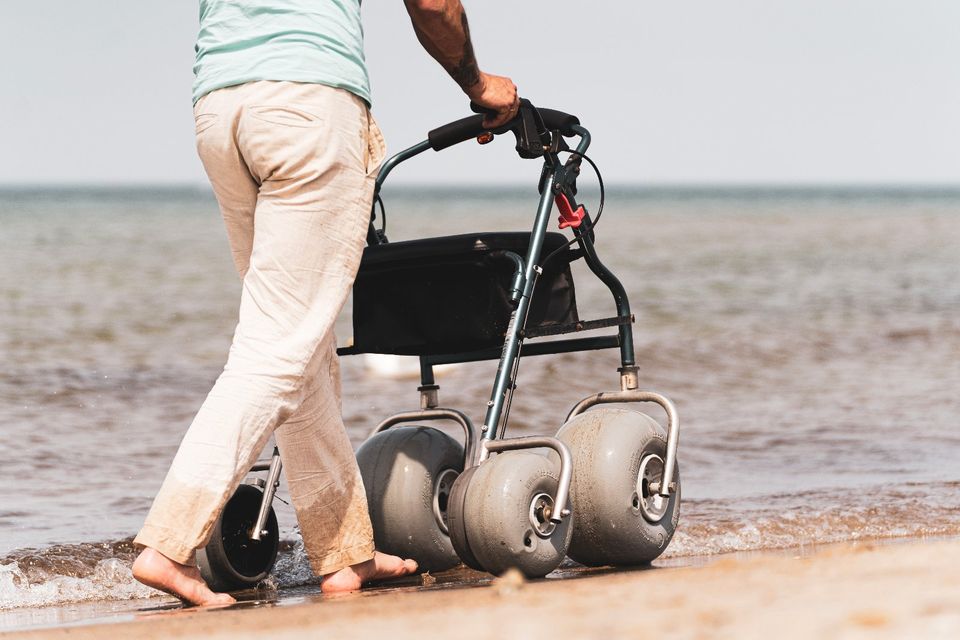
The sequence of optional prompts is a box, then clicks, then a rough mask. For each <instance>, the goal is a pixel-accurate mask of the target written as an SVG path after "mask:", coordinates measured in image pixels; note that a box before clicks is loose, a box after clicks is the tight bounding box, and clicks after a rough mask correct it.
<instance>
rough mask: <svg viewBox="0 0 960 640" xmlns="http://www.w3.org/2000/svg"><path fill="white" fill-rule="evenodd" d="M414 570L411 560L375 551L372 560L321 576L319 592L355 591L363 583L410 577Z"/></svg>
mask: <svg viewBox="0 0 960 640" xmlns="http://www.w3.org/2000/svg"><path fill="white" fill-rule="evenodd" d="M416 570H417V563H416V562H414V561H413V560H404V559H403V558H398V557H397V556H389V555H387V554H385V553H380V552H379V551H377V552H375V554H374V556H373V558H371V559H370V560H367V561H366V562H361V563H360V564H355V565H353V566H350V567H346V568H345V569H340V571H337V572H335V573H328V574H327V575H325V576H323V581H322V582H321V583H320V590H321V591H322V592H323V593H326V594H330V593H346V592H348V591H356V590H358V589H359V588H360V587H361V586H363V583H364V582H370V581H371V580H384V579H386V578H399V577H400V576H406V575H410V574H411V573H414V572H416Z"/></svg>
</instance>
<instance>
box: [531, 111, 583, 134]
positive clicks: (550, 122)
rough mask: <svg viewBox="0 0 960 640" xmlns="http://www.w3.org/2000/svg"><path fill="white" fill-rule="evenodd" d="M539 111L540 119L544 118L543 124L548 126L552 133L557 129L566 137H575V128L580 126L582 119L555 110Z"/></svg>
mask: <svg viewBox="0 0 960 640" xmlns="http://www.w3.org/2000/svg"><path fill="white" fill-rule="evenodd" d="M537 111H539V112H540V117H542V118H543V124H545V125H547V129H549V130H551V131H553V130H554V129H556V130H557V131H559V132H560V133H561V134H563V135H565V136H572V135H574V131H573V127H574V126H575V125H578V124H580V118H578V117H577V116H572V115H570V114H569V113H564V112H563V111H557V110H555V109H537Z"/></svg>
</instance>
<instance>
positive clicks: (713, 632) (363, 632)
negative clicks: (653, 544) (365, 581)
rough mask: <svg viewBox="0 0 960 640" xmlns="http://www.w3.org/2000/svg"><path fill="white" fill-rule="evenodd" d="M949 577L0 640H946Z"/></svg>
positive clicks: (366, 604)
mask: <svg viewBox="0 0 960 640" xmlns="http://www.w3.org/2000/svg"><path fill="white" fill-rule="evenodd" d="M958 566H960V540H956V539H953V540H938V541H928V542H921V541H915V540H914V541H909V542H901V543H896V544H877V543H872V542H861V543H856V544H850V543H847V544H842V545H836V546H832V547H829V548H826V549H822V550H820V551H818V552H816V553H813V554H811V555H802V554H800V552H799V551H798V552H794V553H783V552H780V553H777V552H767V553H762V554H756V555H751V556H748V557H737V556H721V557H717V558H715V559H713V560H710V561H708V562H706V563H705V564H702V565H699V566H686V567H663V568H659V569H652V570H649V569H648V570H633V571H609V570H607V571H567V572H561V573H562V574H564V575H566V576H567V577H569V579H559V580H558V579H546V580H539V581H535V582H524V581H523V580H522V579H513V578H511V577H510V576H506V577H503V578H499V579H497V580H493V581H490V580H487V579H484V578H481V577H480V575H479V574H476V579H469V576H466V577H465V574H463V573H462V572H461V574H460V576H459V577H458V578H457V579H456V580H455V581H454V583H453V584H446V585H444V584H442V582H443V580H442V579H441V582H440V583H438V584H434V585H429V583H430V580H429V578H428V579H427V581H426V582H427V583H428V585H427V586H426V587H424V586H417V585H413V584H412V583H411V582H406V583H405V584H400V585H396V586H393V587H387V588H383V587H381V588H378V589H373V590H370V591H365V592H362V593H359V594H352V595H348V596H342V597H338V598H323V597H320V596H318V595H307V596H298V597H292V598H291V597H287V598H283V597H281V598H280V599H279V600H278V601H276V602H273V603H262V602H261V603H258V602H244V603H241V604H240V605H237V606H234V607H230V608H227V609H222V610H211V609H206V610H204V609H169V608H167V609H157V610H153V611H148V612H143V613H140V614H138V615H136V616H134V617H133V619H126V620H124V621H121V622H113V623H106V624H103V623H95V624H86V625H84V626H72V627H58V628H52V629H38V630H34V631H27V632H15V633H12V634H9V635H4V638H5V639H7V638H9V639H11V640H12V639H13V638H33V639H35V640H41V639H48V638H49V639H54V638H67V637H69V638H104V637H108V636H113V637H137V638H145V639H152V638H192V637H197V638H201V637H202V638H230V639H232V640H235V639H236V638H245V637H258V638H302V637H322V638H392V639H397V640H408V639H409V640H414V639H416V640H419V639H421V638H426V637H431V638H434V637H435V638H441V637H444V638H457V639H458V640H460V639H464V638H491V637H495V638H536V637H546V636H548V635H549V636H550V637H564V638H604V639H611V638H633V637H638V638H639V637H649V636H650V635H651V634H654V633H660V632H664V633H668V634H669V637H671V638H673V639H679V638H771V637H776V638H844V639H846V638H850V639H856V638H908V637H909V638H920V637H923V638H955V637H958V636H960V573H958V572H957V570H956V568H957V567H958ZM418 582H419V580H418ZM451 587H453V588H451Z"/></svg>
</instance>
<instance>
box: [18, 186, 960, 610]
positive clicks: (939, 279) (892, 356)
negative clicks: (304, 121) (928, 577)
mask: <svg viewBox="0 0 960 640" xmlns="http://www.w3.org/2000/svg"><path fill="white" fill-rule="evenodd" d="M383 195H384V202H385V205H386V210H387V223H388V226H387V235H388V237H389V238H390V239H391V240H404V239H413V238H422V237H430V236H441V235H449V234H456V233H466V232H471V231H494V230H529V229H530V228H531V226H532V222H533V218H534V215H535V212H536V207H537V199H538V196H537V193H536V190H535V188H507V189H483V188H476V187H469V188H454V187H449V188H443V189H428V188H416V187H412V186H404V187H396V188H390V187H388V188H386V189H385V190H384V194H383ZM598 197H599V194H598V193H597V192H596V191H587V192H584V193H583V194H582V199H583V201H584V202H585V203H587V205H588V208H589V209H590V210H591V211H592V212H593V213H594V214H595V213H596V212H597V209H598V205H599V202H598ZM596 235H597V248H598V252H599V255H600V257H601V259H602V260H603V261H604V262H605V263H606V264H607V265H608V266H609V267H610V269H611V270H612V271H613V272H614V273H615V274H617V276H618V277H619V278H620V280H621V281H622V282H623V283H624V285H625V287H626V289H627V291H628V293H629V295H630V297H631V302H632V305H633V311H634V313H635V315H636V324H635V325H634V335H635V338H636V355H637V361H638V363H639V365H640V380H641V388H643V389H650V390H655V391H658V392H660V393H663V394H665V395H667V396H668V397H670V398H671V399H672V400H673V401H674V403H675V404H676V406H677V408H678V411H679V415H680V420H681V428H680V433H681V439H680V449H679V451H680V453H679V463H680V469H681V481H682V493H683V501H682V504H681V518H680V525H679V528H678V531H677V534H676V536H675V538H674V540H673V541H672V543H671V544H670V546H669V548H668V549H667V551H666V553H665V556H664V558H665V559H666V560H670V559H671V558H674V559H676V558H684V557H702V556H708V555H712V554H719V553H725V552H739V551H749V550H758V549H777V548H804V547H809V546H813V545H822V544H826V543H831V542H838V541H848V540H867V539H881V538H899V537H909V538H917V537H942V536H954V535H957V534H960V189H956V188H920V187H914V188H895V187H883V188H878V187H836V188H831V187H817V188H779V187H725V188H712V187H658V188H641V187H631V186H623V185H609V186H608V187H607V188H606V194H605V205H604V209H603V214H602V217H601V219H600V221H599V223H598V225H597V228H596ZM574 278H575V282H576V295H577V301H578V306H579V311H580V317H581V318H583V319H593V318H606V317H610V316H613V315H615V309H614V307H613V304H612V298H611V296H610V293H609V292H608V291H607V290H606V288H605V287H604V286H603V285H602V284H601V283H600V282H599V281H598V280H597V279H596V278H595V277H594V276H593V275H592V274H591V273H590V272H589V271H588V270H587V269H586V268H585V267H584V266H583V265H582V264H580V263H575V264H574ZM239 293H240V283H239V281H238V278H237V275H236V273H235V272H234V269H233V265H232V262H231V259H230V253H229V250H228V247H227V241H226V236H225V233H224V230H223V228H222V223H221V221H220V218H219V213H218V210H217V205H216V202H215V200H214V199H213V197H212V195H211V194H210V192H209V190H208V189H207V188H203V187H186V188H132V187H131V188H29V189H5V190H0V461H2V475H0V478H2V489H0V627H2V626H3V622H4V621H6V622H8V623H11V621H12V623H13V624H28V623H29V622H30V621H31V620H36V619H43V616H42V615H41V614H37V613H36V611H39V610H40V609H38V608H42V607H53V608H54V609H55V610H61V611H62V610H63V607H64V606H65V605H67V604H69V603H84V602H101V603H104V602H107V603H108V602H114V601H129V600H138V599H144V601H146V599H148V598H150V597H152V596H155V595H156V593H155V592H153V591H152V590H150V589H147V588H146V587H143V586H141V585H139V584H137V583H136V582H135V581H134V580H133V579H132V577H131V575H130V564H131V562H132V559H133V558H134V556H135V551H134V549H133V548H132V545H131V543H130V540H131V537H132V536H133V535H134V534H135V533H136V532H137V530H138V528H139V526H140V525H141V524H142V522H143V519H144V516H145V515H146V512H147V510H148V508H149V507H150V504H151V500H152V499H153V497H154V495H155V493H156V491H157V489H158V488H159V486H160V483H161V481H162V480H163V477H164V474H165V473H166V470H167V467H168V465H169V463H170V461H171V459H172V457H173V454H174V452H175V451H176V448H177V446H178V443H179V441H180V439H181V437H182V436H183V434H184V432H185V430H186V429H187V427H188V425H189V423H190V421H191V418H192V416H193V414H194V413H195V412H196V410H197V408H198V407H199V406H200V403H201V402H202V401H203V399H204V396H205V394H206V393H207V391H208V390H209V388H210V387H211V385H212V384H213V382H214V380H215V379H216V377H217V375H218V372H219V371H220V370H221V368H222V366H223V364H224V361H225V357H226V353H227V349H228V346H229V344H230V338H231V334H232V331H233V329H234V327H235V323H236V316H237V307H238V301H239ZM351 327H352V325H351V310H350V304H349V303H348V305H347V308H345V309H344V311H343V313H342V315H341V317H340V319H339V320H338V324H337V334H338V339H339V341H340V343H341V344H347V343H349V341H350V338H351V334H352V329H351ZM617 366H618V354H617V351H616V350H607V351H590V352H583V353H568V354H562V355H554V356H537V357H528V358H524V359H523V361H522V364H521V366H520V372H519V379H518V389H517V392H516V396H515V399H514V402H513V406H512V411H511V414H510V423H509V428H508V433H509V435H527V434H552V433H554V432H555V431H556V430H557V429H558V428H559V427H560V426H561V424H562V423H563V420H564V418H565V416H566V413H567V412H568V411H569V409H570V408H571V407H572V406H573V405H574V404H575V403H576V402H577V401H578V400H580V399H581V398H583V397H585V396H587V395H590V394H592V393H596V392H598V391H604V390H614V389H617V388H618V386H619V378H618V374H617V371H616V369H617ZM495 367H496V364H495V363H492V362H484V363H476V364H464V365H459V366H454V367H451V368H448V369H445V370H444V371H442V372H441V374H440V375H439V378H438V381H439V384H440V387H441V389H440V401H441V405H442V406H447V407H452V408H456V409H459V410H462V411H464V412H466V413H467V414H469V415H470V416H472V417H473V419H474V421H475V422H477V423H479V422H481V421H482V416H483V411H484V409H485V406H486V401H487V400H488V398H489V394H490V390H491V387H492V384H493V377H494V373H495ZM342 368H343V385H344V392H345V393H344V407H343V409H344V418H345V422H346V424H347V428H348V431H349V435H350V437H351V439H352V441H353V442H354V444H355V445H359V444H360V443H361V442H363V440H364V439H365V438H366V437H367V435H368V434H369V432H370V430H371V428H372V427H373V426H374V425H376V424H377V423H378V422H379V421H380V420H382V419H383V418H385V417H387V416H389V415H391V414H392V413H395V412H398V411H405V410H410V409H415V408H417V407H418V405H419V398H418V394H417V391H416V387H417V384H418V381H417V379H416V375H415V372H416V361H415V360H413V362H411V361H410V359H404V358H387V359H383V358H369V357H365V356H351V357H346V358H344V359H343V362H342ZM640 408H641V409H642V410H645V411H648V412H649V413H650V415H652V416H654V417H655V418H656V419H658V420H661V421H662V420H663V416H662V415H661V412H660V410H659V409H658V408H657V407H656V406H654V405H650V406H643V407H640ZM452 433H455V430H454V431H452ZM279 495H280V497H281V498H285V496H286V493H285V488H284V487H281V491H280V494H279ZM276 508H277V511H278V516H279V518H280V522H281V528H282V537H283V540H284V545H283V549H282V551H281V554H280V559H279V561H278V565H277V568H276V571H275V574H274V577H273V578H272V580H273V585H274V586H276V587H278V588H280V589H281V590H282V589H284V588H292V587H296V586H298V585H304V584H308V585H309V584H311V583H312V582H315V578H314V577H313V576H312V575H311V574H310V571H309V567H308V566H307V564H306V559H305V556H304V554H303V550H302V546H301V545H300V543H299V542H298V540H299V538H298V532H297V529H296V519H295V516H294V514H293V511H292V509H291V508H290V507H289V506H287V505H286V504H284V503H283V502H279V501H278V502H276ZM58 607H59V609H58ZM18 610H19V611H33V612H34V613H33V614H30V615H31V616H33V617H30V616H27V617H24V616H20V617H19V618H18V617H16V615H15V614H16V611H18ZM4 615H6V616H7V617H6V618H4V617H3V616H4ZM11 616H13V617H11ZM37 616H40V617H39V618H37ZM47 619H50V618H49V617H48V618H47Z"/></svg>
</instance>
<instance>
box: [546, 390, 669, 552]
mask: <svg viewBox="0 0 960 640" xmlns="http://www.w3.org/2000/svg"><path fill="white" fill-rule="evenodd" d="M557 438H559V439H560V440H561V441H562V442H563V443H564V444H566V445H567V447H568V448H569V449H570V453H571V454H572V456H573V479H574V482H573V488H572V490H571V494H570V496H571V501H572V504H573V512H574V514H575V515H576V521H575V523H574V528H573V540H572V541H571V543H570V550H569V555H570V557H571V558H572V559H574V560H576V561H577V562H579V563H581V564H584V565H587V566H591V567H598V566H606V565H614V566H629V565H642V564H646V563H649V562H650V561H651V560H653V559H654V558H656V557H657V556H659V555H660V554H661V553H663V551H664V550H665V549H666V548H667V545H668V544H669V543H670V540H671V539H672V538H673V534H674V532H675V531H676V529H677V523H678V522H679V519H680V466H679V464H678V465H677V467H676V469H675V472H674V475H673V482H674V483H675V489H674V490H673V492H672V493H671V495H670V497H669V498H666V499H665V498H662V497H660V496H659V495H657V494H655V493H654V492H652V491H651V490H650V488H649V485H650V484H651V483H656V482H660V481H662V474H663V458H664V456H665V455H666V449H667V442H666V441H667V437H666V432H665V431H664V429H663V427H661V426H660V425H659V424H658V423H657V421H656V420H654V419H653V418H651V417H650V416H648V415H646V414H643V413H640V412H638V411H631V410H629V409H621V408H616V407H603V408H599V409H594V410H593V411H587V412H586V413H582V414H580V415H579V416H576V417H575V418H573V419H572V420H570V421H569V422H567V423H566V424H565V425H563V427H561V428H560V431H559V432H558V433H557Z"/></svg>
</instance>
